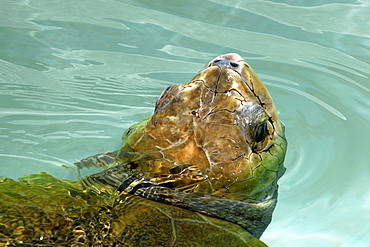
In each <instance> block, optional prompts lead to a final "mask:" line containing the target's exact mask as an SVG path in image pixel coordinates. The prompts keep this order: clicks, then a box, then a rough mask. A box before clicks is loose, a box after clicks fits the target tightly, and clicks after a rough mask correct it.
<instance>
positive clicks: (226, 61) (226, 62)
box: [211, 58, 239, 69]
mask: <svg viewBox="0 0 370 247" xmlns="http://www.w3.org/2000/svg"><path fill="white" fill-rule="evenodd" d="M211 64H212V65H216V66H218V67H224V68H232V69H236V68H238V67H239V64H238V62H236V61H234V60H233V59H230V58H222V59H215V60H214V61H213V62H212V63H211Z"/></svg>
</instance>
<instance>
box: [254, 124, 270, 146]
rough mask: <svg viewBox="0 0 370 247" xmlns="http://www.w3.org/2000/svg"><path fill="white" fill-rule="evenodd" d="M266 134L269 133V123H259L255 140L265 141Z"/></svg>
mask: <svg viewBox="0 0 370 247" xmlns="http://www.w3.org/2000/svg"><path fill="white" fill-rule="evenodd" d="M266 135H267V123H266V122H263V123H261V124H260V125H258V127H257V129H256V133H255V135H254V141H255V142H260V141H263V140H264V139H265V137H266Z"/></svg>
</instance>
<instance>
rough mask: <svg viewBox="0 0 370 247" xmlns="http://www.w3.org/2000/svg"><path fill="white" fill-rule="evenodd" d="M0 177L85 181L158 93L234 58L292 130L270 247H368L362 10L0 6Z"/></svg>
mask: <svg viewBox="0 0 370 247" xmlns="http://www.w3.org/2000/svg"><path fill="white" fill-rule="evenodd" d="M0 11H2V13H1V16H2V18H1V19H0V95H1V96H0V97H1V98H0V137H1V138H0V156H1V163H0V174H1V175H2V176H4V177H11V178H18V177H20V176H22V175H24V174H29V173H38V172H41V171H46V172H48V173H50V174H52V175H54V176H56V177H59V178H65V179H77V173H76V171H75V170H74V169H68V168H66V167H65V166H72V164H73V162H75V161H77V160H79V159H81V158H84V157H87V156H89V155H92V154H96V153H99V152H104V151H107V150H115V149H117V148H118V147H119V145H120V137H121V134H122V132H123V131H124V129H126V128H127V127H129V126H130V125H131V124H133V123H136V122H138V121H140V120H142V119H143V118H144V117H146V116H147V115H149V114H151V112H152V111H153V107H154V103H155V101H156V99H157V97H158V96H159V95H160V93H161V92H162V90H163V89H164V88H166V87H167V86H168V85H171V84H174V83H185V82H188V81H189V80H190V79H191V78H192V76H193V75H194V74H195V73H196V72H197V71H198V70H199V69H200V68H201V67H202V66H203V65H204V64H206V63H207V62H208V61H209V60H211V59H212V58H213V57H215V56H218V55H220V54H224V53H229V52H237V53H239V54H240V55H241V56H243V57H244V58H245V59H246V60H247V62H248V63H249V64H250V65H251V66H252V67H253V68H254V70H255V71H256V73H257V74H258V75H259V76H260V77H261V79H262V80H263V81H264V82H265V84H266V86H267V87H268V89H269V91H270V93H271V95H272V96H273V98H274V101H275V103H276V106H277V108H278V110H279V114H280V118H281V120H282V121H283V122H284V124H285V125H286V131H287V138H288V141H289V149H288V154H287V159H286V163H285V164H286V167H287V172H286V174H285V175H284V177H283V178H282V179H281V180H280V191H279V193H280V194H279V203H278V206H277V209H276V211H275V213H274V218H273V222H272V224H271V225H270V226H269V227H268V229H267V230H266V232H265V233H264V235H263V236H262V240H263V241H265V242H266V243H267V244H269V245H270V246H292V247H293V246H335V247H337V246H351V247H352V246H357V247H359V246H368V243H370V234H369V232H370V189H369V177H370V166H369V160H370V154H369V138H370V135H369V133H370V131H369V128H370V124H369V123H370V114H369V110H370V86H369V74H370V66H369V63H370V49H369V48H370V41H369V38H370V33H369V30H368V23H370V15H369V14H368V13H369V12H370V3H369V2H368V1H354V0H353V1H351V0H336V1H335V0H326V1H323V0H322V1H311V2H308V1H293V0H284V1H283V0H281V1H278V0H275V1H262V0H260V1H259V0H255V1H244V0H243V1H221V0H212V1H195V0H188V1H164V0H162V1H147V0H140V1H128V0H127V1H124V0H117V1H114V0H105V1H103V0H101V1H93V2H91V1H87V0H80V1H70V0H65V1H51V0H49V1H42V0H28V1H26V0H24V1H21V0H19V1H10V0H5V1H2V3H1V10H0Z"/></svg>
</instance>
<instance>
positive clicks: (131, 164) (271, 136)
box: [0, 54, 287, 246]
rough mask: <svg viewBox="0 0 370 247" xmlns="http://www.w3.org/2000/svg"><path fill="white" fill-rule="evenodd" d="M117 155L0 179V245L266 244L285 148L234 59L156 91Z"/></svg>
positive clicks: (267, 107)
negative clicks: (80, 173)
mask: <svg viewBox="0 0 370 247" xmlns="http://www.w3.org/2000/svg"><path fill="white" fill-rule="evenodd" d="M123 139H124V141H123V146H122V148H121V149H120V150H118V151H114V152H106V153H103V154H98V155H94V156H92V157H88V158H86V159H83V160H81V161H80V162H78V163H76V166H77V167H78V168H84V167H91V166H106V167H107V168H106V169H105V170H104V171H102V172H100V173H97V174H94V175H91V176H88V177H87V178H85V179H82V180H80V181H76V182H71V181H62V180H58V179H56V178H53V177H51V176H50V175H47V174H39V175H32V176H28V177H24V178H23V179H21V180H20V181H13V180H11V179H5V178H4V179H3V180H2V181H1V183H0V193H1V194H0V195H1V202H0V222H1V223H0V246H1V245H4V246H22V245H24V246H58V245H59V246H266V245H265V244H264V243H263V242H262V241H260V240H259V239H258V238H259V237H260V236H261V234H262V233H263V231H264V230H265V228H266V227H267V226H268V224H269V223H270V221H271V216H272V212H273V210H274V208H275V205H276V201H277V189H278V185H277V181H278V179H279V178H280V177H281V176H282V175H283V173H284V171H285V168H284V166H283V161H284V157H285V152H286V146H287V142H286V139H285V137H284V127H283V126H282V124H281V123H280V121H279V120H278V116H277V113H276V110H275V106H274V104H273V101H272V99H271V97H270V95H269V93H268V92H267V90H266V88H265V87H264V85H263V84H262V82H261V81H260V80H259V78H258V77H257V76H256V74H255V73H254V72H253V70H252V69H251V68H250V66H249V65H248V64H247V63H246V62H245V61H244V60H243V59H242V58H241V57H240V56H239V55H237V54H226V55H222V56H219V57H217V58H215V59H213V60H212V61H211V62H210V63H209V64H207V65H206V66H205V67H204V68H203V69H202V70H201V71H200V72H199V73H198V74H197V75H196V76H195V77H194V78H193V79H192V80H191V82H190V83H188V84H176V85H173V86H170V87H168V88H167V89H166V90H165V91H164V92H163V94H162V95H161V96H160V98H159V99H158V101H157V103H156V106H155V111H154V114H153V115H152V116H150V117H148V118H147V119H145V120H144V121H142V122H140V123H138V124H136V125H134V126H132V127H130V128H129V129H128V130H127V131H126V132H125V134H124V136H123Z"/></svg>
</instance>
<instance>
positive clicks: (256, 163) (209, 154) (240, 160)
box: [121, 53, 287, 200]
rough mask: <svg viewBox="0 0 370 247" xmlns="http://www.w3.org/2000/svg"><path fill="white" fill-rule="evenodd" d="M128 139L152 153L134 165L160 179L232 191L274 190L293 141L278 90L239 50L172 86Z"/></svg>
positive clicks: (257, 193) (239, 195) (246, 195)
mask: <svg viewBox="0 0 370 247" xmlns="http://www.w3.org/2000/svg"><path fill="white" fill-rule="evenodd" d="M125 141H126V142H125V144H124V147H123V149H122V150H129V151H130V152H131V151H133V152H134V153H135V152H137V153H141V154H142V153H145V154H146V157H149V158H146V159H141V160H140V159H139V160H138V161H137V162H134V163H135V164H134V165H133V166H132V167H133V168H134V169H137V170H138V171H141V172H144V174H145V175H146V176H147V177H151V178H152V180H153V181H158V183H164V184H167V185H169V184H171V186H172V188H175V189H181V190H186V191H194V192H201V193H205V194H210V195H214V196H220V197H227V198H230V199H237V200H243V199H256V200H263V199H265V198H268V197H272V196H274V194H275V192H276V190H277V180H278V179H279V178H280V177H281V175H282V174H283V173H284V170H285V168H284V167H283V161H284V157H285V152H286V145H287V143H286V140H285V137H284V130H283V127H282V125H281V123H280V122H279V120H278V115H277V112H276V109H275V106H274V103H273V101H272V99H271V96H270V95H269V93H268V91H267V89H266V88H265V87H264V85H263V84H262V82H261V81H260V79H259V78H258V77H257V75H256V74H255V73H254V72H253V70H252V69H251V67H250V66H249V65H248V64H247V63H246V62H245V61H244V60H243V58H242V57H240V56H239V55H238V54H234V53H231V54H226V55H222V56H218V57H216V58H215V59H213V60H212V61H211V62H209V63H208V64H207V65H206V66H205V67H204V68H203V69H202V70H201V71H199V73H198V74H197V75H196V76H195V77H194V78H193V79H192V80H191V82H190V83H187V84H176V85H173V86H170V87H168V88H167V89H166V90H165V91H164V92H163V93H162V95H161V96H160V98H159V99H158V101H157V103H156V107H155V112H154V114H153V116H152V117H151V118H150V119H148V120H147V121H146V122H145V123H143V124H142V125H141V126H140V127H139V128H136V129H135V131H134V133H133V132H131V133H130V134H126V137H125ZM121 153H124V152H122V151H121ZM121 156H123V155H121Z"/></svg>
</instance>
